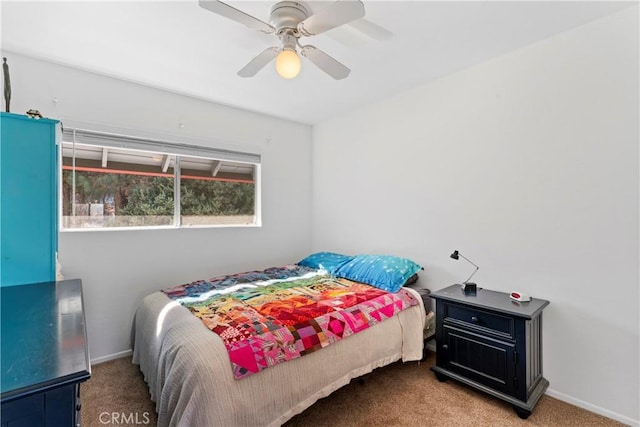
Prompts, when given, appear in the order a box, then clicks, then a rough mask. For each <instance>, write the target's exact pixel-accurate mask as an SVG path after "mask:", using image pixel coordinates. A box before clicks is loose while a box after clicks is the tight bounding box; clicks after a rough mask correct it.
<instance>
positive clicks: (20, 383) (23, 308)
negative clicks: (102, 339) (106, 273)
mask: <svg viewBox="0 0 640 427" xmlns="http://www.w3.org/2000/svg"><path fill="white" fill-rule="evenodd" d="M0 313H1V317H2V319H1V320H2V321H1V323H0V325H1V326H0V335H1V336H2V341H0V349H1V354H0V355H1V360H2V365H0V373H1V375H0V389H1V390H0V391H1V393H0V402H1V407H0V425H1V426H2V427H20V426H25V427H27V426H28V427H38V426H43V427H47V426H54V427H58V426H60V427H63V426H69V427H72V426H75V425H77V424H78V423H79V421H80V399H79V392H80V383H81V382H83V381H86V380H88V379H89V377H90V376H91V367H90V364H89V351H88V348H87V340H86V329H85V317H84V309H83V302H82V283H81V281H80V280H79V279H74V280H64V281H60V282H45V283H34V284H25V285H21V286H5V287H2V288H0Z"/></svg>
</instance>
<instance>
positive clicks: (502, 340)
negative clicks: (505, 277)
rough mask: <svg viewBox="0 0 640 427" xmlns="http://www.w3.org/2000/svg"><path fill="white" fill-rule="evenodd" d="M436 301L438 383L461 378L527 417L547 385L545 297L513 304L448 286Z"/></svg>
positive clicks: (486, 293) (489, 294) (483, 291)
mask: <svg viewBox="0 0 640 427" xmlns="http://www.w3.org/2000/svg"><path fill="white" fill-rule="evenodd" d="M431 298H434V299H435V300H436V365H435V366H433V367H432V368H431V369H432V370H433V371H434V373H435V375H436V377H437V378H438V379H439V380H440V381H446V380H447V379H448V378H452V379H454V380H457V381H460V382H461V383H464V384H467V385H469V386H471V387H474V388H476V389H478V390H480V391H483V392H485V393H488V394H490V395H492V396H494V397H497V398H499V399H502V400H504V401H506V402H508V403H510V404H511V405H512V406H513V407H514V409H515V410H516V412H517V414H518V416H519V417H520V418H523V419H526V418H527V417H528V416H529V415H531V411H532V410H533V408H534V407H535V405H536V403H538V400H539V399H540V397H541V396H542V394H543V393H544V391H545V390H546V389H547V387H548V386H549V381H547V380H546V379H545V378H544V377H543V376H542V311H543V310H544V308H545V307H546V306H547V305H548V304H549V301H546V300H541V299H537V298H532V299H531V301H529V302H516V301H513V300H511V299H510V298H509V294H507V293H504V292H496V291H490V290H487V289H478V291H477V292H475V293H465V292H463V291H462V288H461V286H460V285H452V286H449V287H448V288H444V289H441V290H439V291H437V292H432V293H431Z"/></svg>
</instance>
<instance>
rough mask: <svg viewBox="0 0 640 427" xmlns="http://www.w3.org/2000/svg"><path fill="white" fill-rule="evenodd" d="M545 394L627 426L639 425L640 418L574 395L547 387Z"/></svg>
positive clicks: (635, 426) (636, 426)
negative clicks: (594, 403) (627, 415)
mask: <svg viewBox="0 0 640 427" xmlns="http://www.w3.org/2000/svg"><path fill="white" fill-rule="evenodd" d="M545 394H546V395H548V396H551V397H554V398H556V399H558V400H562V401H563V402H566V403H569V404H571V405H574V406H577V407H578V408H582V409H586V410H587V411H590V412H593V413H596V414H598V415H602V416H604V417H607V418H611V419H612V420H616V421H619V422H621V423H623V424H626V425H628V426H631V427H640V420H634V419H631V418H629V417H626V416H624V415H621V414H618V413H617V412H613V411H610V410H608V409H604V408H601V407H599V406H595V405H592V404H591V403H587V402H585V401H583V400H580V399H576V398H575V397H571V396H569V395H566V394H564V393H560V392H559V391H556V390H553V389H550V388H548V389H547V392H546V393H545Z"/></svg>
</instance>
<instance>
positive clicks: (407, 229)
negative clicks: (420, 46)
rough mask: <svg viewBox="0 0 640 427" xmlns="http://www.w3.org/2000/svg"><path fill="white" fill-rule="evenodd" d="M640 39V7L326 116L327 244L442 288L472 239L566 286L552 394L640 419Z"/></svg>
mask: <svg viewBox="0 0 640 427" xmlns="http://www.w3.org/2000/svg"><path fill="white" fill-rule="evenodd" d="M638 47H639V46H638V8H637V7H634V8H631V9H627V10H625V11H623V12H620V13H618V14H616V15H612V16H610V17H607V18H604V19H601V20H599V21H595V22H593V23H590V24H588V25H585V26H582V27H580V28H577V29H574V30H572V31H569V32H566V33H563V34H560V35H557V36H555V37H553V38H550V39H547V40H545V41H542V42H539V43H536V44H534V45H531V46H528V47H526V48H523V49H520V50H517V51H514V52H512V53H510V54H508V55H505V56H503V57H500V58H497V59H495V60H492V61H489V62H487V63H484V64H481V65H479V66H476V67H473V68H470V69H467V70H464V71H462V72H459V73H457V74H455V75H451V76H449V77H446V78H442V79H440V80H438V81H435V82H432V83H430V84H426V85H424V86H421V87H418V88H416V89H414V90H411V91H408V92H406V93H403V94H401V95H399V96H395V97H393V98H391V99H388V100H385V101H384V102H380V103H377V104H375V105H370V106H368V107H366V108H363V109H361V110H358V111H356V112H353V113H351V114H347V115H343V116H341V117H338V118H335V119H332V120H329V121H326V122H323V123H321V124H319V125H317V126H314V129H313V155H312V158H313V179H312V180H313V198H312V212H313V215H314V217H313V249H314V250H336V251H343V252H347V253H355V252H368V253H381V252H382V253H392V254H397V255H403V256H408V257H410V258H412V259H414V260H416V261H418V262H420V263H422V264H423V265H424V266H425V267H426V270H425V271H424V272H423V273H421V279H420V280H421V281H422V282H423V283H424V284H426V285H427V286H428V287H430V288H431V289H432V290H436V289H440V288H443V287H446V286H448V285H450V284H452V283H456V282H460V281H461V280H464V279H465V278H466V276H468V275H469V274H470V273H471V271H472V270H473V267H472V266H471V265H469V264H467V263H465V262H464V261H454V260H452V259H450V258H449V254H450V253H451V252H452V251H453V250H454V249H459V250H460V251H461V252H462V253H463V254H464V255H465V256H467V257H468V258H470V259H471V260H473V261H474V262H475V263H476V264H478V265H479V266H480V270H479V273H478V274H477V275H476V276H475V277H474V279H477V280H475V281H477V282H478V283H479V285H480V286H483V287H486V288H491V289H495V290H501V291H509V290H514V289H518V290H521V291H525V292H530V293H531V294H532V295H533V296H534V297H538V298H543V299H548V300H549V301H551V304H550V305H549V306H548V308H547V309H546V310H545V312H544V343H543V345H544V374H545V377H546V378H547V379H548V380H549V381H550V383H551V385H550V388H549V391H548V394H550V395H552V396H555V397H558V398H560V399H563V400H566V401H569V402H571V403H574V404H578V405H579V406H583V407H586V408H588V409H591V410H594V411H596V412H600V413H602V414H605V415H608V416H610V417H614V418H617V419H619V420H621V421H623V422H626V423H629V424H638V419H639V418H640V417H639V413H638V412H639V407H638V405H639V403H638V402H639V398H640V397H639V387H640V384H639V372H638V366H639V364H640V358H639V354H638V349H639V339H638V336H639V332H638V329H639V317H638V310H639V292H638V284H639V274H638V262H639V261H638V260H639V249H638V233H639V227H638V218H639V208H638V191H639V187H638V178H639V165H638V154H639V153H638V140H639V134H638V126H639V121H638V115H639V109H638V89H639V87H638V72H639V70H638ZM416 54H419V53H418V52H416ZM389 78H393V76H390V77H389Z"/></svg>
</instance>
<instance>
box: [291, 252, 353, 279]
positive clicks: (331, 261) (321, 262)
mask: <svg viewBox="0 0 640 427" xmlns="http://www.w3.org/2000/svg"><path fill="white" fill-rule="evenodd" d="M352 258H353V257H352V256H349V255H342V254H338V253H335V252H316V253H315V254H311V255H309V256H308V257H306V258H305V259H303V260H302V261H300V262H298V265H302V266H304V267H309V268H317V269H320V268H323V269H325V270H327V271H328V272H329V273H331V274H334V273H335V271H336V270H337V269H338V267H340V266H341V265H342V264H344V263H345V262H347V261H350V260H351V259H352Z"/></svg>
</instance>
